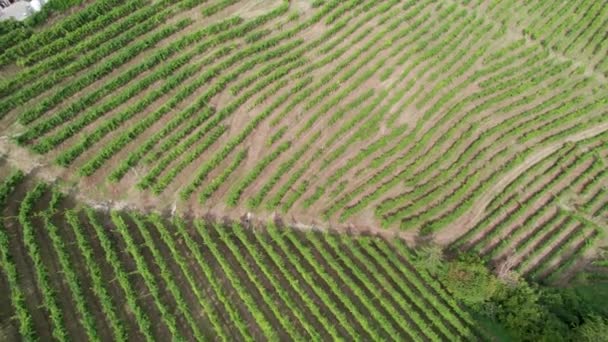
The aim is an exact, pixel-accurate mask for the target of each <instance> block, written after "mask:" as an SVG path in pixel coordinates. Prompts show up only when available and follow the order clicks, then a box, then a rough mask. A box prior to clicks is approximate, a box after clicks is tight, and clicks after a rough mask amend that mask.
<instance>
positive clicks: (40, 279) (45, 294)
mask: <svg viewBox="0 0 608 342" xmlns="http://www.w3.org/2000/svg"><path fill="white" fill-rule="evenodd" d="M45 191H46V186H45V185H43V184H42V183H39V184H37V185H36V187H35V188H34V189H33V190H30V191H28V193H27V194H26V195H25V198H24V199H23V201H22V202H21V205H20V206H19V217H18V218H19V224H20V225H21V229H22V234H23V244H24V246H25V248H26V250H27V253H28V255H29V257H30V259H31V261H32V264H33V268H34V272H35V274H36V285H37V286H38V289H39V290H40V292H41V295H42V302H43V303H44V307H45V308H46V309H47V310H48V313H49V318H50V321H51V326H52V335H53V337H54V338H55V339H57V340H59V341H67V340H68V336H67V330H66V327H65V318H64V317H63V312H62V310H61V308H60V307H59V303H58V299H57V292H56V291H55V289H53V286H52V285H51V280H50V276H49V273H48V270H47V268H46V266H45V265H44V262H43V261H42V260H43V258H42V254H41V253H40V247H39V245H38V243H37V242H36V231H35V230H36V226H35V225H34V223H33V222H32V218H33V217H34V215H35V211H34V210H35V209H34V206H35V204H36V201H38V200H39V199H40V198H41V197H42V195H43V194H44V192H45Z"/></svg>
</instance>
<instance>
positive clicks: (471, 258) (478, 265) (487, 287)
mask: <svg viewBox="0 0 608 342" xmlns="http://www.w3.org/2000/svg"><path fill="white" fill-rule="evenodd" d="M441 279H442V282H443V283H444V284H445V286H446V287H447V288H448V289H449V290H450V291H451V292H452V293H453V294H454V296H456V298H458V299H460V300H461V301H462V302H464V303H465V304H467V305H469V306H473V307H478V306H480V305H483V304H484V303H485V302H487V301H489V300H490V299H491V298H492V296H493V295H494V294H495V292H496V291H497V290H498V288H499V283H498V280H497V279H496V277H494V275H492V274H491V273H490V271H489V270H488V268H487V267H486V266H485V265H484V264H483V262H482V260H481V259H480V258H479V257H477V256H475V255H462V256H460V257H459V259H458V260H456V261H454V262H451V263H449V264H448V266H447V268H446V270H445V272H444V273H443V274H442V277H441Z"/></svg>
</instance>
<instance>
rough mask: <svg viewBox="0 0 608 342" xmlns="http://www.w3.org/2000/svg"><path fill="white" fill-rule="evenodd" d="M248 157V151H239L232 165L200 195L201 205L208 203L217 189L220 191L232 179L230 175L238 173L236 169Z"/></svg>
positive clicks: (210, 182)
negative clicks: (229, 178)
mask: <svg viewBox="0 0 608 342" xmlns="http://www.w3.org/2000/svg"><path fill="white" fill-rule="evenodd" d="M246 157H247V149H244V150H242V151H239V152H238V153H237V154H236V156H235V157H234V160H233V161H232V163H230V164H229V165H228V167H226V168H225V169H223V170H222V172H221V173H220V174H219V175H217V176H216V177H215V178H213V179H212V180H211V181H209V184H207V186H206V187H205V188H204V189H203V191H202V192H201V194H200V197H199V202H200V203H201V204H204V203H205V201H207V199H209V198H210V197H211V196H212V195H213V193H214V192H215V191H217V189H219V187H220V186H221V185H222V184H224V182H225V181H226V179H228V177H230V175H231V174H232V173H234V171H236V169H237V168H238V167H239V166H240V165H241V163H242V162H243V160H245V158H246Z"/></svg>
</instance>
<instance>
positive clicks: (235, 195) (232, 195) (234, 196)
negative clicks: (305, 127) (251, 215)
mask: <svg viewBox="0 0 608 342" xmlns="http://www.w3.org/2000/svg"><path fill="white" fill-rule="evenodd" d="M290 147H291V141H286V142H284V143H282V144H281V145H279V146H277V148H276V149H275V150H274V151H272V152H271V153H270V154H268V155H266V156H265V157H264V158H262V159H261V160H260V161H259V162H258V163H257V164H256V165H255V166H254V167H253V169H252V170H251V171H249V172H248V173H247V174H246V175H245V176H244V177H243V178H242V179H241V181H240V182H239V183H237V184H235V185H234V186H232V188H231V189H230V191H229V192H228V197H227V199H226V202H227V203H228V205H231V206H235V205H236V204H237V203H238V201H239V199H240V198H241V195H242V194H243V192H244V191H245V189H246V188H247V187H248V186H249V185H251V184H252V183H253V182H254V181H255V180H256V179H257V178H258V177H259V176H260V175H261V174H262V172H263V171H264V170H265V169H266V168H267V167H268V165H270V163H272V162H273V161H274V160H276V159H277V158H278V157H279V156H280V155H281V154H282V153H283V152H285V151H286V150H288V149H289V148H290Z"/></svg>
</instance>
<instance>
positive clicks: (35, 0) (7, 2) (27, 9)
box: [0, 0, 49, 21]
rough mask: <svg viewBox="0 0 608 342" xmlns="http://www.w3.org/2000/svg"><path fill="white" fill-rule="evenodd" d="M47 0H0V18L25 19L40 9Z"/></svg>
mask: <svg viewBox="0 0 608 342" xmlns="http://www.w3.org/2000/svg"><path fill="white" fill-rule="evenodd" d="M47 2H49V0H31V1H25V0H0V20H8V19H10V18H14V19H15V20H19V21H22V20H25V19H26V18H27V17H29V16H30V15H32V14H34V13H35V12H38V11H40V10H41V9H42V6H43V5H44V4H46V3H47Z"/></svg>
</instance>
